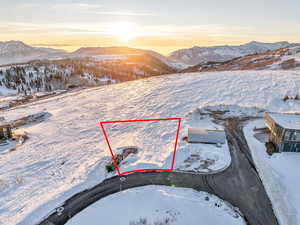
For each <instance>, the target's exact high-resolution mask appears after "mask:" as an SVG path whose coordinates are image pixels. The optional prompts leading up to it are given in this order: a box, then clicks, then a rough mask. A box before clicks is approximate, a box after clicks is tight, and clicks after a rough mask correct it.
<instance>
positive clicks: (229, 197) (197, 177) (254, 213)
mask: <svg viewBox="0 0 300 225" xmlns="http://www.w3.org/2000/svg"><path fill="white" fill-rule="evenodd" d="M225 129H226V134H227V140H228V144H229V149H230V153H231V158H232V163H231V165H230V166H229V167H228V168H227V169H226V170H225V171H223V172H220V173H217V174H191V173H182V172H141V173H133V174H129V175H126V176H122V177H124V178H125V180H124V178H123V179H120V177H119V176H115V177H112V178H110V179H107V180H105V181H103V182H102V183H100V184H98V185H97V186H95V187H93V188H91V189H88V190H85V191H83V192H80V193H78V194H76V195H74V196H73V197H71V198H70V199H69V200H67V201H66V202H65V203H64V205H63V206H62V207H63V208H60V209H62V210H59V208H58V209H57V210H56V211H55V212H53V213H52V214H51V215H49V216H48V218H46V219H45V220H44V221H42V222H41V223H40V224H39V225H63V224H65V223H66V222H67V221H68V220H69V219H70V218H71V217H73V216H74V215H75V214H77V213H78V212H80V211H81V210H83V209H84V208H86V207H87V206H89V205H90V204H92V203H94V202H96V201H98V200H99V199H101V198H103V197H106V196H108V195H111V194H114V193H117V192H119V191H122V190H125V189H129V188H133V187H139V186H145V185H168V186H170V185H175V186H176V187H186V188H193V189H195V190H198V191H205V192H209V193H211V194H214V195H216V196H218V197H219V198H221V199H223V200H225V201H228V202H229V203H231V204H232V205H233V206H235V207H238V208H239V210H240V211H241V212H242V214H243V215H244V218H245V220H246V222H247V223H248V224H249V225H278V222H277V219H276V217H275V215H274V213H273V209H272V206H271V202H270V200H269V198H268V196H267V194H266V192H265V189H264V187H263V184H262V182H261V180H260V178H259V176H258V173H257V171H256V169H255V167H254V164H253V161H252V158H251V155H250V150H249V149H248V145H247V142H246V139H245V137H244V135H243V132H242V127H241V125H240V122H239V121H238V120H237V119H236V120H234V119H231V120H228V121H227V123H226V126H225ZM199 221H201V218H199ZM100 222H101V221H99V225H100ZM101 224H103V225H105V221H103V223H101ZM203 225H204V224H203Z"/></svg>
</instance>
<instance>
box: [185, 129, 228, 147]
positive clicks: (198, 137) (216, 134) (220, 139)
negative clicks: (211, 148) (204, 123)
mask: <svg viewBox="0 0 300 225" xmlns="http://www.w3.org/2000/svg"><path fill="white" fill-rule="evenodd" d="M225 140H226V135H225V131H224V130H205V129H197V128H188V142H190V143H210V144H218V143H220V144H224V143H225Z"/></svg>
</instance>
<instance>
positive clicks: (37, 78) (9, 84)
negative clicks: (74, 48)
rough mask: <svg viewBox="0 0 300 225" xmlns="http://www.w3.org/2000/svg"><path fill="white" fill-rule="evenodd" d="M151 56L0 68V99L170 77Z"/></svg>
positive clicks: (165, 67) (170, 70)
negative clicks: (154, 77)
mask: <svg viewBox="0 0 300 225" xmlns="http://www.w3.org/2000/svg"><path fill="white" fill-rule="evenodd" d="M175 71H176V69H174V68H172V67H170V66H169V65H167V64H165V63H164V62H162V61H161V60H159V59H157V58H156V57H153V56H152V55H149V54H148V55H145V54H144V55H127V56H122V57H121V56H120V55H117V56H116V55H110V56H109V55H100V56H92V57H76V58H72V59H61V60H43V61H42V60H39V61H32V62H30V63H25V64H18V65H12V66H2V67H1V66H0V96H5V95H9V94H33V93H35V92H39V91H48V92H49V91H53V90H58V89H68V88H74V87H88V86H97V85H103V84H110V83H116V82H122V81H128V80H135V79H139V78H144V77H149V76H157V75H161V74H168V73H174V72H175Z"/></svg>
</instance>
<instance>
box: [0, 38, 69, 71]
mask: <svg viewBox="0 0 300 225" xmlns="http://www.w3.org/2000/svg"><path fill="white" fill-rule="evenodd" d="M61 54H65V52H64V51H63V50H58V49H51V48H38V47H32V46H29V45H27V44H25V43H23V42H21V41H7V42H0V65H1V64H9V63H19V62H26V61H30V60H34V59H41V58H48V57H53V56H58V55H61Z"/></svg>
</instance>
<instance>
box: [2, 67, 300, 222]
mask: <svg viewBox="0 0 300 225" xmlns="http://www.w3.org/2000/svg"><path fill="white" fill-rule="evenodd" d="M299 90H300V76H299V72H295V71H294V72H292V71H289V72H286V71H244V72H242V71H237V72H216V73H201V74H184V75H183V74H177V75H170V76H160V77H156V78H149V79H143V80H137V81H132V82H126V83H120V84H115V85H109V86H102V87H97V88H93V89H87V90H81V91H78V92H73V93H66V94H64V95H61V96H57V97H54V98H50V99H47V100H43V101H41V102H37V103H33V104H28V105H26V106H25V108H24V107H19V108H16V109H13V110H9V111H3V112H1V116H4V117H5V118H6V119H7V120H14V119H16V118H20V117H23V116H26V115H30V114H34V113H38V112H48V113H49V115H50V116H49V117H47V119H46V120H45V121H44V122H42V123H38V124H32V125H31V126H27V127H24V128H23V129H22V130H25V131H26V132H28V136H29V139H28V140H27V141H26V142H25V144H24V145H21V146H19V147H18V148H17V149H16V150H15V151H6V150H3V151H2V152H1V170H0V187H1V189H2V192H1V193H0V196H1V198H0V207H1V208H0V209H1V214H0V224H6V225H12V224H16V223H18V222H21V221H22V222H21V223H20V224H22V225H25V224H26V225H27V224H34V222H37V221H39V219H41V217H43V216H44V215H46V214H47V213H48V212H49V211H51V210H52V209H53V208H54V207H56V206H57V205H59V204H61V203H62V202H63V201H64V200H65V199H67V198H68V197H70V196H72V195H73V194H75V193H77V192H78V191H80V190H83V189H85V188H87V187H91V186H93V185H95V184H97V183H98V182H100V181H101V180H103V179H104V178H105V177H106V176H108V174H107V173H106V171H105V165H106V163H107V162H108V161H109V160H110V153H109V150H108V149H107V146H106V144H105V140H104V137H103V136H102V134H101V133H100V128H99V126H98V122H99V121H106V120H128V119H145V118H160V117H163V118H164V117H182V118H183V124H182V129H181V134H180V140H181V138H182V137H183V135H184V133H185V130H186V128H187V127H189V126H195V125H196V124H195V121H194V122H193V121H191V118H190V116H189V115H190V114H189V112H191V111H195V109H197V108H198V107H200V108H203V107H205V106H208V105H212V106H218V105H219V104H231V105H239V106H240V107H258V108H264V109H268V110H271V111H296V112H300V102H299V101H283V98H284V96H285V95H291V96H292V95H293V96H295V95H296V94H300V93H299ZM224 107H225V108H226V106H224ZM228 108H230V107H228ZM245 110H251V108H245ZM237 112H238V111H237ZM249 112H251V114H253V111H249ZM198 119H199V118H198ZM203 119H204V121H203V122H201V121H202V120H200V122H201V123H200V125H202V126H203V124H205V123H207V122H206V119H205V118H203ZM191 122H192V123H191ZM209 126H212V124H211V123H209ZM212 127H213V126H212ZM147 128H148V127H147V126H146V127H143V126H140V127H139V129H138V130H139V132H137V131H136V129H134V127H133V128H131V129H129V130H128V129H126V127H125V128H124V129H121V130H118V131H117V132H113V133H111V136H110V139H111V141H112V143H113V145H114V147H122V146H131V145H135V146H139V147H141V146H144V144H146V146H149V144H147V143H149V140H150V141H151V142H152V143H156V144H163V145H168V144H171V143H170V142H169V141H168V140H171V139H169V137H171V136H172V135H174V129H173V128H174V127H173V124H171V125H169V124H162V125H161V126H160V128H161V129H160V130H159V133H156V132H154V133H153V132H152V131H151V129H147ZM120 137H122V138H121V139H120ZM172 143H173V140H172ZM166 150H167V149H166ZM188 150H189V147H188V146H187V145H186V143H185V142H184V141H180V142H179V146H178V153H177V154H178V160H179V161H176V162H175V166H176V167H178V165H179V164H178V163H180V161H181V160H182V157H184V156H186V152H187V151H188ZM206 151H208V152H209V149H206V148H205V147H201V149H200V153H201V152H203V155H202V156H201V157H203V158H204V159H205V158H206V159H214V160H215V159H220V160H221V161H222V160H223V158H222V157H221V158H220V155H215V154H212V155H211V154H206V153H204V152H206ZM168 152H169V151H157V153H159V154H161V156H162V157H164V158H165V157H168V154H169V153H168ZM137 163H140V165H141V166H142V167H144V166H145V165H146V164H149V165H153V164H156V165H157V167H159V166H161V164H160V162H157V161H156V160H155V158H153V161H152V160H151V159H148V160H146V161H137ZM134 166H138V165H137V164H134Z"/></svg>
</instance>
